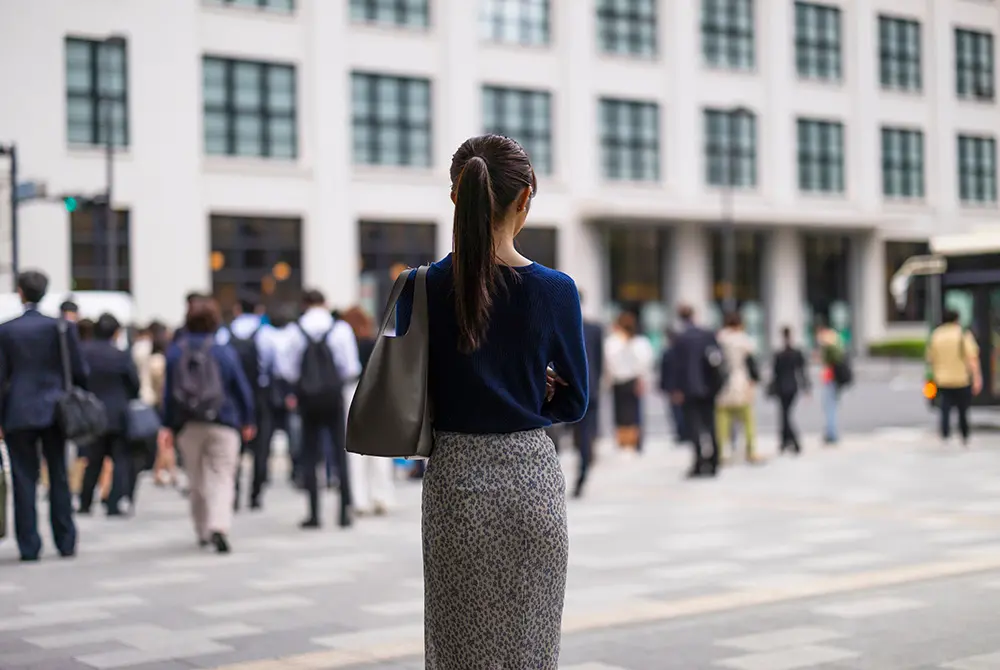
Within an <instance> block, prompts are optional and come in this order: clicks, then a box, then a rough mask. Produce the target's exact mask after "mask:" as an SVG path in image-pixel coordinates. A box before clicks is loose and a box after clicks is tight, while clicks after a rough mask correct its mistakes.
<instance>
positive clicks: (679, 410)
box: [667, 399, 688, 444]
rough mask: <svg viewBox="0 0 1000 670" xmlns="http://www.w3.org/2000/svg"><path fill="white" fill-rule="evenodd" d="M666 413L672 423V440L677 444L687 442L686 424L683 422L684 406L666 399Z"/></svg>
mask: <svg viewBox="0 0 1000 670" xmlns="http://www.w3.org/2000/svg"><path fill="white" fill-rule="evenodd" d="M667 414H668V415H669V416H670V419H671V421H672V422H673V424H674V441H675V442H677V443H678V444H681V443H682V442H687V441H688V437H687V426H686V425H685V423H684V406H683V405H678V404H677V403H675V402H674V401H673V400H669V399H668V400H667Z"/></svg>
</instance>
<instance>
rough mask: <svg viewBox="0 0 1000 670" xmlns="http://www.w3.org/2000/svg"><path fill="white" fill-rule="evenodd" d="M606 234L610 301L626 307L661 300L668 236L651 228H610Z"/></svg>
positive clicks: (666, 270) (662, 296)
mask: <svg viewBox="0 0 1000 670" xmlns="http://www.w3.org/2000/svg"><path fill="white" fill-rule="evenodd" d="M606 234H607V238H606V239H607V248H608V265H609V269H610V278H611V299H612V300H613V301H614V302H616V303H618V304H619V305H626V306H628V305H634V304H637V303H644V302H660V301H662V300H663V299H664V294H663V288H664V281H663V279H664V277H665V276H666V275H667V272H668V268H667V264H666V263H664V262H663V259H664V251H665V250H666V248H667V241H668V238H667V235H668V233H667V232H666V231H664V230H658V229H657V228H653V227H648V228H626V227H621V226H612V227H610V228H608V232H607V233H606Z"/></svg>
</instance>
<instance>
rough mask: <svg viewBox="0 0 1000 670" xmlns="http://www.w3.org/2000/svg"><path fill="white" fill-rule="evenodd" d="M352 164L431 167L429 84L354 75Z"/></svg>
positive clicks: (418, 81)
mask: <svg viewBox="0 0 1000 670" xmlns="http://www.w3.org/2000/svg"><path fill="white" fill-rule="evenodd" d="M351 83H352V88H353V92H352V103H353V110H354V112H353V113H354V162H355V163H358V164H361V165H412V166H417V167H427V166H429V165H430V164H431V83H430V81H428V80H426V79H409V78H406V77H389V76H383V75H377V74H362V73H360V72H355V73H354V74H353V75H352V76H351Z"/></svg>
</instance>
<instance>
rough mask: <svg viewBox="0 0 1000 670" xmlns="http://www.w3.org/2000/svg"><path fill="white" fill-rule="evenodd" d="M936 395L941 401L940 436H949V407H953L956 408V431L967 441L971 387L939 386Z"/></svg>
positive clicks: (946, 437)
mask: <svg viewBox="0 0 1000 670" xmlns="http://www.w3.org/2000/svg"><path fill="white" fill-rule="evenodd" d="M938 397H939V398H940V403H941V437H943V438H944V439H948V438H949V437H950V436H951V408H952V407H954V408H955V409H957V410H958V431H959V432H960V433H961V434H962V440H963V441H968V439H969V407H971V406H972V387H971V386H963V387H961V388H953V389H944V388H939V389H938Z"/></svg>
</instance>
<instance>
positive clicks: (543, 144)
mask: <svg viewBox="0 0 1000 670" xmlns="http://www.w3.org/2000/svg"><path fill="white" fill-rule="evenodd" d="M483 126H484V127H483V131H484V132H487V133H496V134H497V135H506V136H507V137H512V138H514V139H515V140H517V141H518V142H520V144H521V146H522V147H524V150H525V151H527V152H528V156H529V157H530V158H531V164H532V165H533V166H534V168H535V170H536V171H537V172H538V173H539V174H551V173H552V96H551V94H549V93H547V92H544V91H521V90H517V89H512V88H495V87H493V86H486V87H484V88H483Z"/></svg>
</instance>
